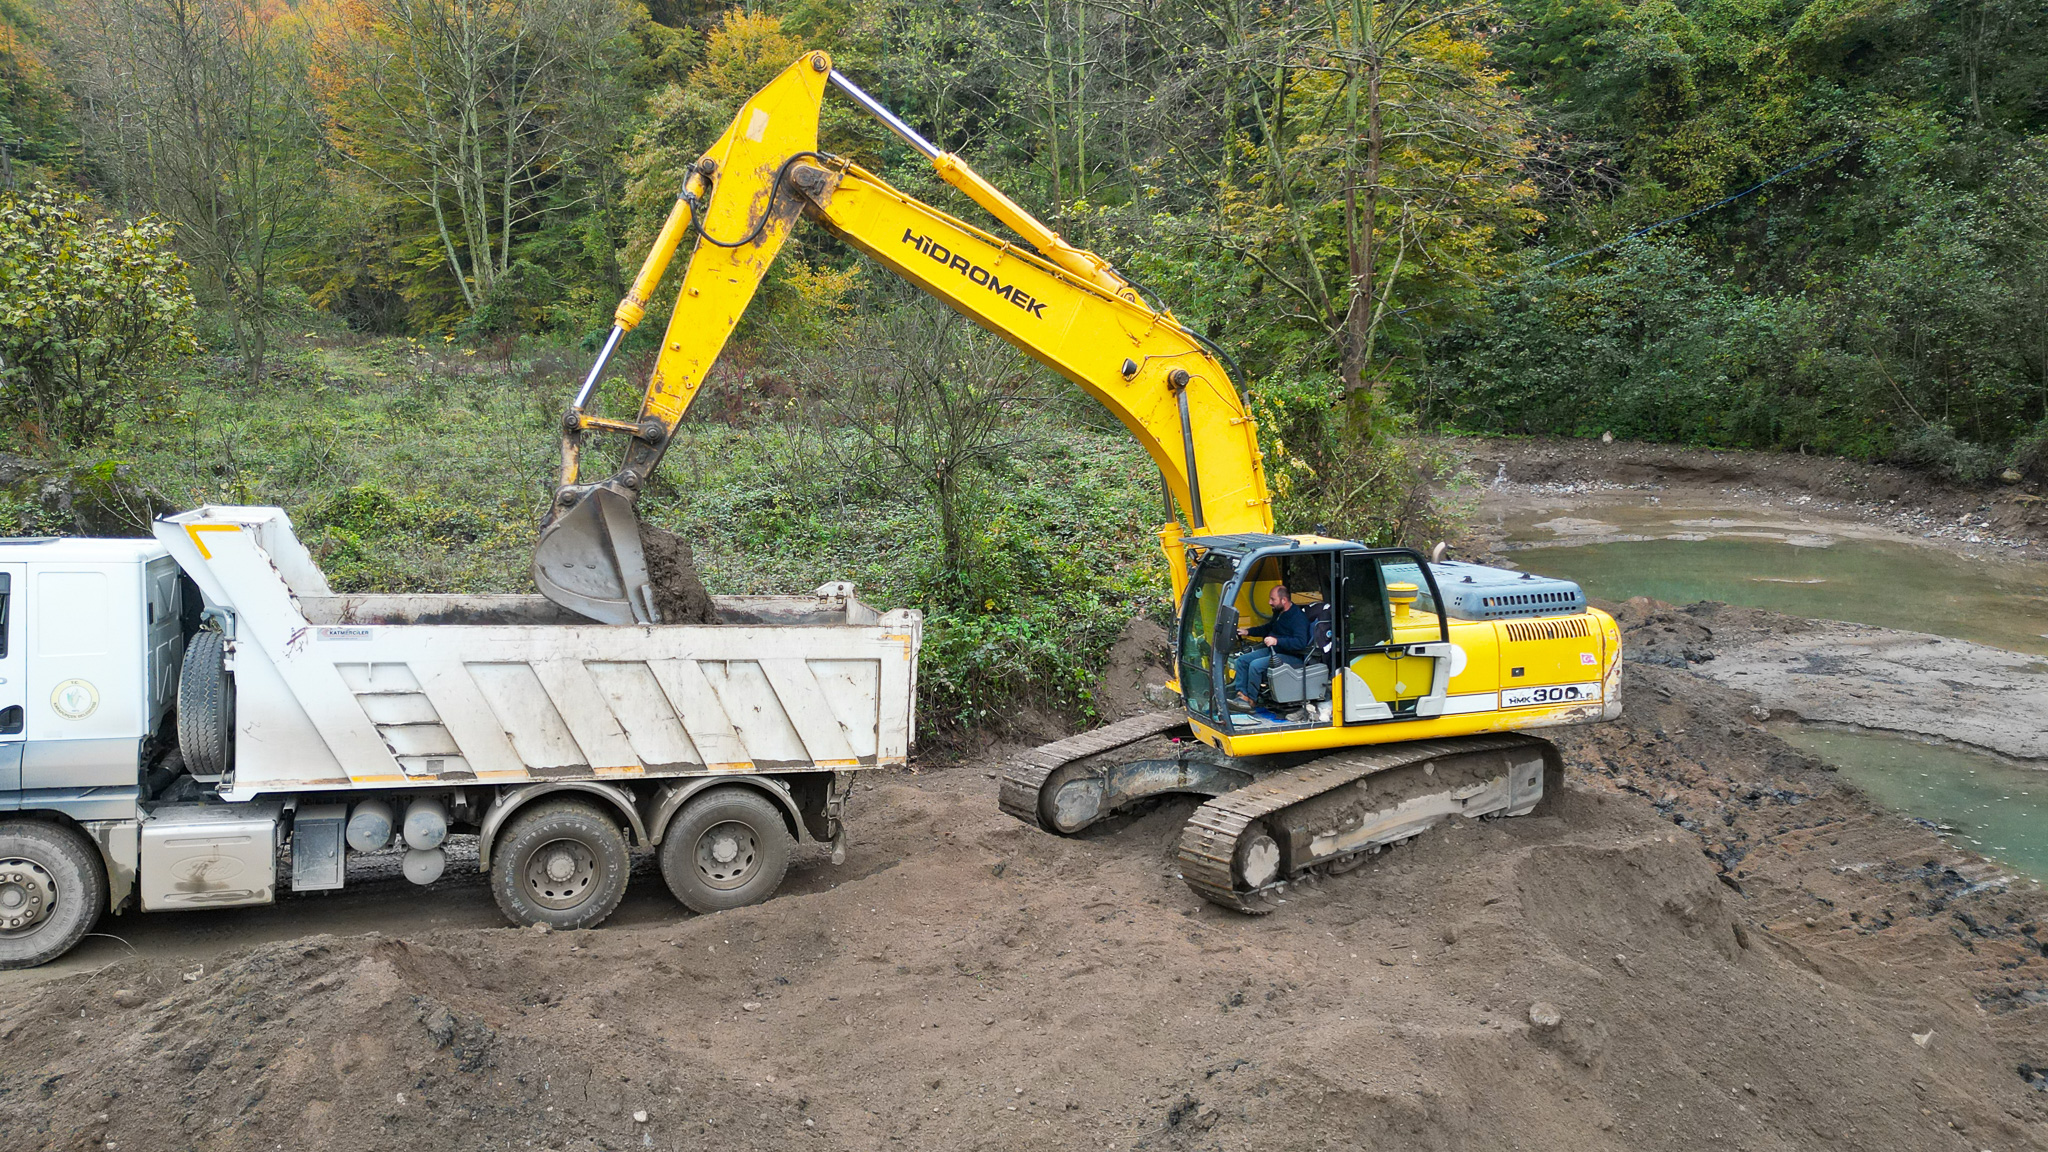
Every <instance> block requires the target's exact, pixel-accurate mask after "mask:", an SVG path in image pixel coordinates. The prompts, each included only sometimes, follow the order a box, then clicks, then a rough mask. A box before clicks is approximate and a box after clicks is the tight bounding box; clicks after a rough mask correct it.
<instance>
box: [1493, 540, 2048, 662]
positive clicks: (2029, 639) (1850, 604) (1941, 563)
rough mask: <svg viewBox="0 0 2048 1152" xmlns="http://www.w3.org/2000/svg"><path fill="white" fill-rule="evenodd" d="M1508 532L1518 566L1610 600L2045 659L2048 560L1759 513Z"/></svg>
mask: <svg viewBox="0 0 2048 1152" xmlns="http://www.w3.org/2000/svg"><path fill="white" fill-rule="evenodd" d="M1503 527H1504V528H1505V529H1506V532H1507V547H1508V548H1509V549H1511V550H1519V551H1523V552H1525V554H1524V555H1518V556H1516V557H1515V561H1516V563H1517V564H1519V565H1520V566H1521V567H1523V568H1526V569H1528V570H1530V571H1532V572H1540V573H1542V574H1543V575H1546V576H1558V577H1562V578H1564V579H1567V580H1575V581H1577V582H1578V583H1579V584H1580V585H1581V586H1582V587H1584V588H1585V590H1586V593H1587V594H1588V595H1590V596H1597V597H1601V598H1603V599H1607V600H1625V599H1627V598H1629V597H1631V596H1649V597H1652V598H1654V599H1658V600H1664V601H1668V602H1670V603H1673V604H1690V603H1692V602H1694V601H1697V600H1720V601H1723V602H1726V603H1729V604H1741V605H1744V606H1747V607H1751V608H1767V609H1770V610H1772V611H1775V612H1784V613H1787V614H1789V615H1793V616H1809V617H1818V618H1822V619H1829V620H1849V621H1854V622H1856V623H1859V624H1875V625H1878V626H1880V627H1885V628H1900V629H1905V630H1907V631H1912V632H1928V633H1932V634H1934V635H1938V636H1954V637H1958V638H1960V639H1964V640H1973V641H1976V642H1977V643H1979V644H1989V645H1992V646H1993V647H1998V648H2004V649H2007V650H2010V651H2015V652H2032V653H2040V654H2043V655H2048V564H2040V563H2035V562H2030V561H2018V560H2008V559H1972V558H1970V557H1968V556H1965V555H1961V554H1958V553H1956V552H1953V551H1951V550H1949V549H1947V548H1937V547H1931V546H1923V545H1918V544H1909V543H1904V542H1901V541H1898V540H1893V539H1874V538H1870V536H1869V535H1866V534H1861V532H1860V530H1859V528H1858V527H1857V526H1851V525H1839V524H1831V523H1829V522H1826V521H1816V520H1811V519H1806V518H1802V517H1797V516H1796V515H1792V514H1788V515H1785V516H1783V517H1775V516H1769V515H1765V516H1759V515H1758V514H1757V512H1756V511H1754V510H1748V511H1743V510H1732V509H1713V508H1707V509H1702V508H1679V507H1672V508H1666V507H1662V506H1659V505H1651V504H1646V503H1635V504H1613V505H1596V506H1590V507H1581V508H1578V509H1576V510H1575V511H1573V512H1572V513H1571V514H1570V515H1566V516H1560V515H1557V514H1555V513H1541V514H1536V515H1528V516H1522V517H1520V518H1512V517H1511V518H1509V519H1508V520H1506V521H1504V523H1503Z"/></svg>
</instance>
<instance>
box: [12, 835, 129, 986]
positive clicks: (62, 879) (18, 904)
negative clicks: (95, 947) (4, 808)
mask: <svg viewBox="0 0 2048 1152" xmlns="http://www.w3.org/2000/svg"><path fill="white" fill-rule="evenodd" d="M106 909H107V869H106V865H105V863H104V862H102V861H101V860H100V853H99V849H97V848H95V847H93V846H92V844H91V843H90V842H89V841H87V840H86V839H85V837H83V836H80V835H79V834H78V833H76V832H74V831H72V830H71V829H69V828H66V827H64V826H63V825H61V824H46V823H43V822H42V821H40V820H7V821H0V968H33V967H35V966H36V965H38V964H47V963H49V962H50V961H52V960H55V959H56V958H57V957H59V956H62V955H63V954H64V953H66V952H69V951H71V946H72V945H73V944H76V943H78V941H79V939H80V938H81V937H83V936H84V935H85V934H86V932H87V931H89V930H90V929H91V928H92V926H93V925H94V924H95V923H97V922H98V921H99V918H100V913H102V912H104V911H106Z"/></svg>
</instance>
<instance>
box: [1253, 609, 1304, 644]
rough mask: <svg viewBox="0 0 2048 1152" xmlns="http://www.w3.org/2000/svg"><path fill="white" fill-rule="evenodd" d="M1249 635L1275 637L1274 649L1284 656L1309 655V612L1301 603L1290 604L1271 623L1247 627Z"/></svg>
mask: <svg viewBox="0 0 2048 1152" xmlns="http://www.w3.org/2000/svg"><path fill="white" fill-rule="evenodd" d="M1245 634H1246V635H1248V636H1258V637H1261V638H1264V637H1267V636H1271V637H1272V638H1273V650H1274V651H1276V652H1278V653H1280V654H1281V655H1283V656H1306V655H1308V613H1306V612H1303V611H1302V610H1301V606H1300V605H1299V604H1290V605H1288V606H1287V610H1286V611H1285V612H1282V613H1280V614H1279V615H1278V616H1275V617H1273V622H1272V623H1271V624H1262V625H1260V626H1259V627H1257V628H1247V629H1245Z"/></svg>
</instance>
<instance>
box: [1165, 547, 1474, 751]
mask: <svg viewBox="0 0 2048 1152" xmlns="http://www.w3.org/2000/svg"><path fill="white" fill-rule="evenodd" d="M1187 543H1188V544H1189V545H1190V546H1192V547H1194V548H1196V549H1198V550H1200V556H1199V558H1198V559H1197V560H1196V561H1195V563H1194V571H1193V573H1192V575H1191V577H1190V579H1189V581H1188V588H1187V592H1186V594H1185V596H1184V598H1183V601H1182V605H1181V613H1180V637H1179V645H1178V652H1179V665H1180V666H1179V669H1178V671H1179V675H1180V684H1181V688H1182V695H1183V699H1184V700H1185V702H1186V705H1187V709H1188V712H1189V714H1190V716H1191V718H1193V719H1197V720H1200V721H1202V722H1204V723H1206V724H1207V725H1210V726H1213V728H1214V729H1215V730H1216V731H1217V732H1218V733H1219V734H1229V735H1232V736H1236V735H1254V734H1256V735H1262V736H1263V735H1273V734H1279V733H1285V732H1298V731H1302V730H1308V729H1332V728H1340V727H1344V726H1346V725H1361V724H1373V723H1380V722H1384V721H1389V720H1396V719H1403V718H1407V719H1413V718H1415V717H1417V716H1418V715H1420V716H1430V715H1440V714H1441V712H1440V709H1441V706H1442V704H1443V702H1444V699H1443V698H1444V696H1445V691H1444V689H1445V688H1446V687H1447V681H1448V679H1449V676H1448V675H1444V676H1439V675H1438V674H1437V673H1438V671H1439V667H1441V668H1442V670H1443V671H1444V672H1445V673H1449V672H1450V670H1451V669H1450V665H1451V664H1452V663H1454V661H1453V660H1452V659H1450V658H1449V657H1448V656H1447V654H1446V652H1445V651H1444V650H1445V649H1448V648H1449V647H1450V627H1449V622H1448V619H1447V618H1446V617H1444V616H1443V615H1440V614H1439V613H1438V612H1437V611H1436V605H1437V604H1438V603H1439V602H1440V597H1439V594H1438V591H1437V585H1436V578H1435V576H1434V574H1433V573H1432V572H1431V571H1430V567H1429V565H1428V564H1427V563H1425V562H1424V561H1423V558H1422V556H1421V555H1420V554H1418V553H1416V552H1414V551H1412V550H1410V549H1406V548H1382V549H1374V548H1367V547H1365V546H1364V545H1361V544H1356V543H1352V542H1350V541H1342V540H1328V539H1324V538H1321V537H1313V536H1311V537H1292V536H1270V535H1263V534H1258V535H1254V534H1244V535H1238V536H1230V537H1194V538H1191V539H1189V540H1188V541H1187ZM1276 584H1277V585H1284V586H1285V587H1286V588H1287V589H1288V592H1289V594H1290V596H1291V597H1292V598H1293V601H1294V603H1295V605H1296V606H1297V607H1299V608H1301V609H1302V610H1303V611H1304V612H1306V613H1307V614H1308V617H1309V645H1308V652H1307V653H1306V654H1305V655H1304V656H1302V657H1301V658H1299V659H1298V660H1297V659H1291V658H1276V659H1275V660H1274V661H1273V663H1272V664H1271V665H1270V667H1269V668H1268V670H1267V672H1266V675H1265V683H1263V684H1243V685H1240V684H1235V683H1231V682H1230V680H1231V677H1232V675H1233V673H1232V672H1231V662H1232V658H1233V657H1234V656H1235V655H1236V654H1237V653H1238V652H1240V651H1242V650H1243V649H1244V648H1245V647H1246V646H1248V645H1251V644H1255V643H1257V641H1253V640H1246V639H1244V638H1242V637H1240V636H1239V635H1238V629H1239V628H1249V627H1256V626H1259V625H1263V624H1266V623H1268V622H1270V616H1271V613H1270V610H1269V609H1268V608H1267V606H1266V605H1267V597H1268V593H1269V591H1270V590H1271V589H1272V588H1273V587H1274V586H1275V585H1276ZM1440 658H1442V660H1443V663H1442V665H1441V666H1440V665H1439V659H1440ZM1237 692H1243V693H1244V695H1246V696H1248V697H1251V698H1252V699H1253V700H1255V701H1257V702H1258V704H1259V705H1260V706H1259V707H1257V708H1255V709H1254V710H1252V711H1250V712H1233V711H1231V710H1230V709H1229V708H1228V707H1227V705H1226V701H1227V699H1228V698H1229V697H1230V696H1231V695H1232V694H1234V693H1237Z"/></svg>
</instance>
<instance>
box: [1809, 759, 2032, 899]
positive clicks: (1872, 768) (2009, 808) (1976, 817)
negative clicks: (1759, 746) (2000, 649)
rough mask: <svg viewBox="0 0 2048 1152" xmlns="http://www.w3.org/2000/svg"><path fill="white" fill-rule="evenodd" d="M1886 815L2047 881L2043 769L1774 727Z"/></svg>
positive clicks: (2002, 761)
mask: <svg viewBox="0 0 2048 1152" xmlns="http://www.w3.org/2000/svg"><path fill="white" fill-rule="evenodd" d="M1777 734H1778V736H1779V737H1780V738H1781V739H1783V740H1784V741H1785V742H1786V743H1787V744H1790V745H1792V746H1793V747H1795V748H1798V749H1800V750H1801V751H1804V752H1807V753H1809V754H1811V755H1814V756H1818V757H1819V758H1821V759H1822V760H1825V761H1827V762H1828V763H1830V764H1833V765H1834V766H1835V767H1836V768H1837V769H1839V770H1840V771H1841V773H1842V775H1844V776H1846V777H1848V778H1849V780H1850V781H1852V782H1853V783H1854V784H1855V785H1856V786H1857V787H1858V788H1861V789H1863V791H1865V792H1866V793H1868V794H1869V795H1870V798H1871V799H1872V800H1875V801H1877V802H1878V803H1880V804H1882V805H1884V806H1885V807H1887V808H1891V809H1894V810H1896V811H1899V812H1903V813H1905V814H1907V815H1909V816H1918V817H1920V818H1921V819H1923V820H1932V821H1933V822H1934V823H1936V824H1939V825H1942V826H1943V827H1944V828H1949V829H1953V831H1952V832H1951V833H1950V838H1951V839H1953V840H1954V841H1955V843H1956V844H1957V845H1958V846H1960V847H1963V848H1968V849H1970V850H1971V851H1973V852H1977V853H1980V854H1982V855H1985V856H1989V857H1991V858H1992V859H1994V860H1997V861H1998V862H2000V863H2001V864H2005V865H2008V866H2010V867H2011V868H2013V869H2015V870H2016V871H2019V872H2023V873H2025V874H2026V875H2028V876H2031V877H2033V878H2034V879H2036V880H2048V769H2041V768H2024V767H2020V766H2018V765H2015V764H2013V763H2011V762H2009V761H2006V760H2001V759H1999V758H1998V757H1996V756H1988V755H1985V754H1984V753H1981V752H1971V751H1968V750H1966V749H1962V748H1956V747H1952V746H1949V745H1943V744H1924V743H1921V742H1920V741H1918V740H1913V739H1910V738H1906V737H1901V736H1885V735H1880V734H1877V733H1871V732H1836V731H1831V730H1828V729H1821V728H1801V727H1795V726H1790V725H1787V726H1780V727H1777Z"/></svg>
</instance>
